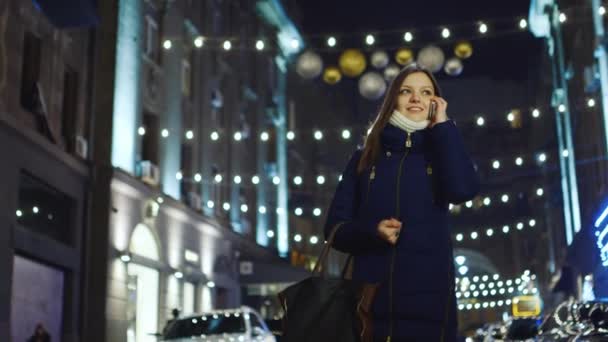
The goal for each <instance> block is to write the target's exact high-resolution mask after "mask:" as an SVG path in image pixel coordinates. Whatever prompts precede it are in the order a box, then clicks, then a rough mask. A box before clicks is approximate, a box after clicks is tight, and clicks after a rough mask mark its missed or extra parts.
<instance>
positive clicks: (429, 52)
mask: <svg viewBox="0 0 608 342" xmlns="http://www.w3.org/2000/svg"><path fill="white" fill-rule="evenodd" d="M416 61H417V62H418V64H419V65H421V66H422V67H424V68H426V69H429V70H430V71H432V72H437V71H439V70H441V67H442V66H443V63H444V62H445V55H444V54H443V50H441V49H440V48H438V47H437V46H434V45H429V46H427V47H425V48H423V49H422V50H420V52H419V53H418V59H417V60H416Z"/></svg>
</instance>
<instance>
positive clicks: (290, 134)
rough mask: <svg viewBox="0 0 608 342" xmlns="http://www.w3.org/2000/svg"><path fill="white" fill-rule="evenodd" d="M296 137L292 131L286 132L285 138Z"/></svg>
mask: <svg viewBox="0 0 608 342" xmlns="http://www.w3.org/2000/svg"><path fill="white" fill-rule="evenodd" d="M295 138H296V134H295V133H294V132H292V131H289V132H287V140H289V141H291V140H293V139H295Z"/></svg>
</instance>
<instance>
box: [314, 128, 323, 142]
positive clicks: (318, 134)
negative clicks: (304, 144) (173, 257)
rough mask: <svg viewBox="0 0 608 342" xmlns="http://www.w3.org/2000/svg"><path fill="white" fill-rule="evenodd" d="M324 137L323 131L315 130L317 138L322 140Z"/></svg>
mask: <svg viewBox="0 0 608 342" xmlns="http://www.w3.org/2000/svg"><path fill="white" fill-rule="evenodd" d="M321 139H323V132H321V131H319V130H317V131H315V140H321Z"/></svg>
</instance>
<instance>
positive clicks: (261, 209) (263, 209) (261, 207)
mask: <svg viewBox="0 0 608 342" xmlns="http://www.w3.org/2000/svg"><path fill="white" fill-rule="evenodd" d="M258 212H259V213H260V214H266V207H265V206H263V205H261V206H260V207H259V208H258Z"/></svg>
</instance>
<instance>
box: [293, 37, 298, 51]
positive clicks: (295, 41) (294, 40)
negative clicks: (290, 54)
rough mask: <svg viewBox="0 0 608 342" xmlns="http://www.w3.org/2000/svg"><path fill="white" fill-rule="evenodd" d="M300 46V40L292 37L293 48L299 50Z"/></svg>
mask: <svg viewBox="0 0 608 342" xmlns="http://www.w3.org/2000/svg"><path fill="white" fill-rule="evenodd" d="M299 47H300V41H299V40H297V39H295V38H294V39H292V40H291V48H292V49H294V50H297V49H298V48H299Z"/></svg>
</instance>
